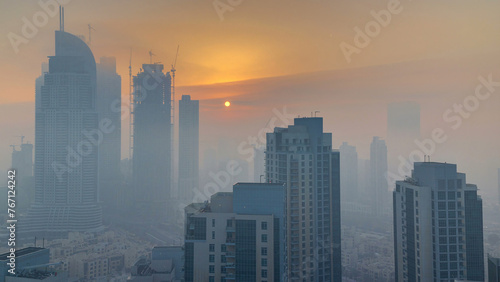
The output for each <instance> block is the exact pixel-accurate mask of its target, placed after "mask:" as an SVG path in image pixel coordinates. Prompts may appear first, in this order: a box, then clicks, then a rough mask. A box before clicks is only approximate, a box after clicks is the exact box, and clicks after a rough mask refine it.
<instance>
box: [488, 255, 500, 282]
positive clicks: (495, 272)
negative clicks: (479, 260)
mask: <svg viewBox="0 0 500 282" xmlns="http://www.w3.org/2000/svg"><path fill="white" fill-rule="evenodd" d="M488 281H490V282H500V258H495V257H492V256H490V255H489V254H488Z"/></svg>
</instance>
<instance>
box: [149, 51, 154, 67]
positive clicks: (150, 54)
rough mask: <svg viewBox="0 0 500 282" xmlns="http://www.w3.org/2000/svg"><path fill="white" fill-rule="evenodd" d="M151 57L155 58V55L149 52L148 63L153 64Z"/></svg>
mask: <svg viewBox="0 0 500 282" xmlns="http://www.w3.org/2000/svg"><path fill="white" fill-rule="evenodd" d="M153 56H156V54H153V50H149V63H150V64H152V63H153Z"/></svg>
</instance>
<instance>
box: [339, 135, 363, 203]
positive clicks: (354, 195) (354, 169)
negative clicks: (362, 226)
mask: <svg viewBox="0 0 500 282" xmlns="http://www.w3.org/2000/svg"><path fill="white" fill-rule="evenodd" d="M339 151H340V187H341V188H342V191H341V193H340V194H341V195H342V200H343V201H349V202H353V201H356V200H357V199H358V152H356V147H354V146H351V145H349V144H347V142H343V143H342V145H341V146H340V148H339Z"/></svg>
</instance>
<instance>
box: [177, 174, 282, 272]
mask: <svg viewBox="0 0 500 282" xmlns="http://www.w3.org/2000/svg"><path fill="white" fill-rule="evenodd" d="M185 210H186V226H185V227H186V229H185V237H186V242H185V256H184V257H185V264H184V269H185V281H186V282H194V281H238V282H255V281H284V280H283V279H282V277H283V275H284V273H285V265H284V261H285V258H284V255H285V252H284V251H283V248H284V246H285V238H286V237H285V225H284V214H285V188H284V185H282V184H270V183H237V184H235V185H234V190H233V193H230V192H219V193H216V194H215V195H213V196H212V197H211V200H210V203H208V202H207V203H198V204H191V205H189V206H188V207H186V209H185ZM207 278H208V279H207Z"/></svg>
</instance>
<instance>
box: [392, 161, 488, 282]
mask: <svg viewBox="0 0 500 282" xmlns="http://www.w3.org/2000/svg"><path fill="white" fill-rule="evenodd" d="M393 209H394V213H393V217H394V256H395V269H396V281H454V280H455V279H457V280H467V281H484V251H483V212H482V200H481V198H480V197H479V196H478V195H477V187H476V185H472V184H466V179H465V174H463V173H457V166H456V165H454V164H447V163H435V162H417V163H415V164H414V170H413V172H412V176H411V177H408V178H406V179H405V180H404V181H397V182H396V189H395V190H394V192H393Z"/></svg>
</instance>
